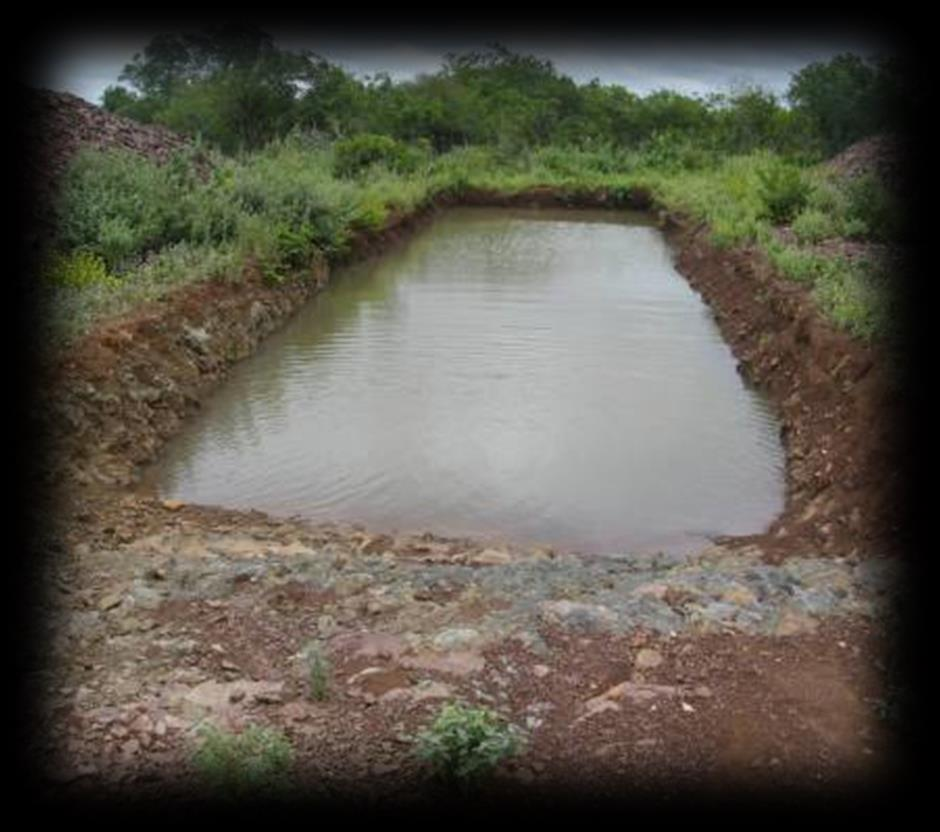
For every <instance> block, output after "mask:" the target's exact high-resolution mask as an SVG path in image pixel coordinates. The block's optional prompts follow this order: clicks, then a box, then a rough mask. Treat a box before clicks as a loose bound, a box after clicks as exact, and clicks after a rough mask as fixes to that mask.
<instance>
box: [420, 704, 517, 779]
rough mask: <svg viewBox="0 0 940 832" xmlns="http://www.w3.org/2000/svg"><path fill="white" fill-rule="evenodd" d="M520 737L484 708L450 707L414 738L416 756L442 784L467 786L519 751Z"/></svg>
mask: <svg viewBox="0 0 940 832" xmlns="http://www.w3.org/2000/svg"><path fill="white" fill-rule="evenodd" d="M521 744H522V733H521V731H520V730H519V729H517V728H515V727H514V726H510V725H507V724H505V722H504V721H503V720H502V719H501V718H500V717H499V716H498V715H497V714H495V713H493V712H492V711H490V710H489V709H487V708H472V707H469V706H465V705H461V704H460V703H452V704H448V705H444V706H443V708H441V711H440V713H439V714H438V716H437V718H436V719H435V721H434V722H433V723H432V724H431V726H430V728H428V729H426V730H424V731H422V732H421V733H419V734H418V736H417V753H418V756H419V757H420V758H421V759H422V760H425V761H426V762H428V763H429V764H430V765H431V767H432V768H433V769H434V771H435V772H436V773H437V774H438V775H439V776H440V777H442V778H443V779H444V780H446V781H448V782H451V783H455V784H458V785H464V786H465V785H468V784H470V783H472V782H474V781H476V780H478V779H479V778H481V777H483V776H484V775H485V774H487V773H489V772H490V771H492V769H494V768H495V767H496V766H497V765H498V764H499V762H500V761H501V760H503V759H505V758H507V757H509V756H511V755H513V754H515V753H516V752H517V751H518V750H519V749H520V747H521Z"/></svg>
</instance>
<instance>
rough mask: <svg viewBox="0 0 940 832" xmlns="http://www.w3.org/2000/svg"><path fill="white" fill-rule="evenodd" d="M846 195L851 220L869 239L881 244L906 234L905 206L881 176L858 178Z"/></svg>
mask: <svg viewBox="0 0 940 832" xmlns="http://www.w3.org/2000/svg"><path fill="white" fill-rule="evenodd" d="M845 193H846V196H847V198H848V203H849V204H848V209H847V214H848V217H849V218H850V219H852V220H855V221H856V222H857V223H859V224H861V225H862V226H864V228H865V229H866V231H867V234H865V236H868V237H870V238H871V239H873V240H878V241H881V242H892V241H897V240H900V238H901V237H902V236H903V233H904V213H903V207H902V205H901V202H900V200H899V199H898V197H897V196H895V194H894V193H893V192H892V191H891V190H890V189H889V188H887V187H886V186H885V184H884V182H883V181H882V180H881V179H880V178H879V177H877V176H876V175H874V174H868V175H865V176H859V177H856V178H855V179H852V180H850V181H849V182H848V183H847V184H846V186H845ZM858 227H859V226H856V228H858ZM853 236H861V235H853Z"/></svg>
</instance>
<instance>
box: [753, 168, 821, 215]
mask: <svg viewBox="0 0 940 832" xmlns="http://www.w3.org/2000/svg"><path fill="white" fill-rule="evenodd" d="M757 178H758V182H759V184H758V193H759V195H760V198H761V200H762V201H763V204H764V209H763V212H762V213H763V216H764V217H766V218H767V219H769V220H771V222H774V223H776V224H778V225H780V224H782V223H787V222H790V221H791V220H792V219H793V218H794V217H795V216H796V215H797V214H798V213H799V212H800V211H802V210H803V209H804V208H805V207H806V204H807V202H808V201H809V196H810V192H811V190H812V187H811V186H810V184H809V182H807V181H806V180H805V179H804V178H803V175H802V173H801V172H800V170H799V168H796V167H792V166H791V165H787V164H785V163H782V162H774V163H773V164H770V165H767V166H766V167H764V168H762V169H760V170H758V171H757Z"/></svg>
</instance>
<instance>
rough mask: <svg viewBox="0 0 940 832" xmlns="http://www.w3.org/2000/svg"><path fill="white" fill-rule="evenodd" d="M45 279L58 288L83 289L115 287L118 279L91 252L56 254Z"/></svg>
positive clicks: (45, 274) (47, 267)
mask: <svg viewBox="0 0 940 832" xmlns="http://www.w3.org/2000/svg"><path fill="white" fill-rule="evenodd" d="M44 277H45V279H46V280H48V281H49V282H50V283H52V284H54V285H57V286H72V287H76V288H82V287H87V286H93V285H96V284H97V285H105V286H115V285H117V282H118V281H117V279H116V278H115V277H114V276H113V275H112V274H110V273H109V272H108V267H107V265H105V262H104V259H103V258H102V257H100V256H99V255H97V254H93V253H92V252H90V251H84V250H81V249H79V250H78V251H73V252H70V253H69V254H62V253H61V252H54V253H53V254H52V256H51V257H50V258H49V262H48V263H47V264H46V268H45V270H44Z"/></svg>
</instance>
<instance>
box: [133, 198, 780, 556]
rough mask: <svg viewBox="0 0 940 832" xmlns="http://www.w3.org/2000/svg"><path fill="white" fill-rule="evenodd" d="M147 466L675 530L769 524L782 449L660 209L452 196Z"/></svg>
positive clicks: (230, 498) (307, 491)
mask: <svg viewBox="0 0 940 832" xmlns="http://www.w3.org/2000/svg"><path fill="white" fill-rule="evenodd" d="M145 482H146V483H149V484H150V485H153V486H155V487H157V488H158V489H159V490H160V491H161V493H163V494H164V495H165V496H172V497H177V498H181V499H183V500H187V501H193V502H201V503H210V504H217V505H224V506H229V507H254V508H259V509H263V510H266V511H269V512H272V513H274V514H285V515H287V514H300V515H304V516H306V517H309V518H313V519H315V520H338V521H353V522H361V523H363V524H365V525H366V526H368V527H369V528H370V529H376V530H384V531H393V530H398V531H415V530H419V529H428V530H431V531H434V532H437V533H440V534H449V535H473V536H482V537H493V538H494V539H511V540H515V541H524V542H545V543H550V544H554V545H556V546H558V547H560V548H570V549H580V550H582V551H597V552H612V551H618V552H624V551H650V550H656V549H662V550H668V551H673V552H681V551H685V550H689V549H692V548H694V547H696V546H698V545H700V544H701V543H703V542H705V540H706V538H708V537H710V536H714V535H719V534H746V533H753V532H760V531H762V530H763V529H764V528H765V527H766V526H767V525H768V524H769V522H770V521H771V520H772V519H773V517H774V516H775V515H776V514H777V513H778V512H779V511H780V510H781V509H782V507H783V456H782V449H781V446H780V443H779V440H778V434H777V425H776V423H775V421H774V419H773V417H772V415H771V413H770V411H769V409H768V407H767V405H766V404H765V403H764V402H763V401H762V399H761V398H760V397H759V396H758V395H757V394H756V393H755V392H754V391H751V390H748V389H747V388H746V387H745V385H744V384H743V382H742V380H741V378H740V377H739V375H738V374H737V372H736V370H735V362H734V359H733V358H732V356H731V352H730V350H729V348H728V347H727V345H726V344H725V343H724V342H723V341H722V339H721V337H720V335H719V332H718V329H717V327H716V326H715V324H714V322H713V320H712V318H711V315H710V313H709V311H708V309H707V308H706V307H705V306H704V304H703V303H702V301H701V300H700V299H699V297H698V296H697V295H696V294H695V293H694V292H693V291H692V290H691V289H690V288H689V286H688V285H687V284H686V282H685V281H684V280H683V279H682V278H681V276H680V275H678V274H677V272H676V271H675V270H674V268H673V262H672V256H671V252H670V249H669V247H668V245H667V243H666V242H665V240H664V238H663V237H662V235H661V234H660V232H659V231H658V230H657V229H656V228H655V227H653V226H652V225H651V224H650V222H649V220H647V219H645V218H644V217H643V216H641V215H636V214H629V213H618V214H613V213H609V212H584V211H581V212H569V211H564V212H562V211H549V210H539V211H520V210H509V209H479V208H463V209H454V210H451V211H449V212H447V213H446V214H444V215H442V216H441V218H440V219H438V220H437V221H435V222H434V223H433V224H432V225H431V226H429V227H428V228H426V229H425V230H423V231H422V232H420V233H419V234H418V235H417V236H415V237H414V238H412V239H411V240H410V241H409V242H407V243H405V244H402V245H401V247H400V248H398V249H396V250H394V251H392V252H391V253H389V254H386V255H385V256H383V257H382V258H380V259H375V260H372V261H368V262H365V263H362V264H359V265H357V266H355V267H351V268H348V269H346V270H344V271H342V272H341V273H339V274H337V275H335V276H334V280H333V283H332V284H331V286H330V288H329V289H328V291H326V292H325V293H323V294H321V295H320V296H319V297H317V298H316V299H315V300H314V301H312V302H311V304H310V305H309V307H308V308H306V309H305V310H303V311H302V312H301V313H300V315H299V316H298V317H297V318H296V319H294V320H293V321H292V322H291V324H290V325H289V326H288V327H287V328H286V329H285V330H283V331H281V332H280V333H278V334H277V335H275V336H274V337H272V338H271V339H270V340H269V341H268V342H266V343H265V345H264V346H263V347H262V349H261V351H260V352H259V353H258V354H257V355H255V356H254V357H253V358H252V359H250V360H249V361H247V362H244V363H243V364H241V365H239V366H238V367H236V369H235V371H234V372H233V374H232V376H231V379H230V380H229V381H228V382H227V383H226V385H225V386H224V387H223V388H222V389H220V390H219V392H218V393H217V394H216V395H215V396H214V397H213V398H211V399H210V400H209V401H208V403H207V406H206V407H205V408H204V409H203V411H202V412H201V413H200V414H199V416H198V417H197V419H195V420H194V421H193V423H192V424H191V425H190V426H189V429H188V430H187V431H186V432H185V433H184V434H182V435H180V436H179V437H178V438H177V439H175V440H174V441H173V442H172V443H171V444H170V446H169V447H168V449H167V452H166V453H165V455H164V457H163V459H162V461H161V463H160V465H159V466H158V467H156V468H154V469H152V470H150V471H149V472H147V473H146V477H145Z"/></svg>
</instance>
